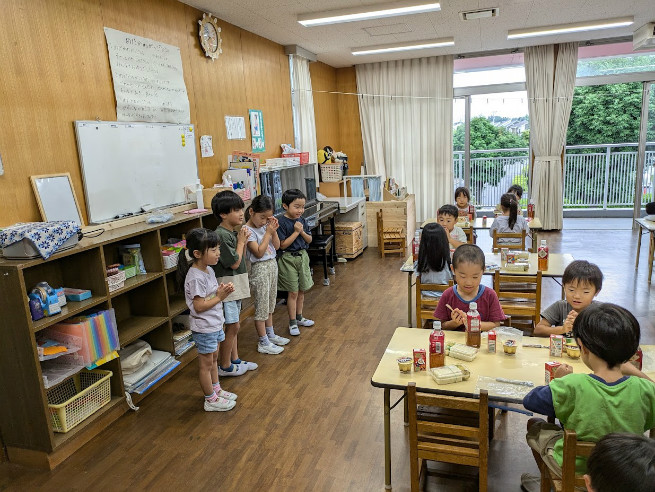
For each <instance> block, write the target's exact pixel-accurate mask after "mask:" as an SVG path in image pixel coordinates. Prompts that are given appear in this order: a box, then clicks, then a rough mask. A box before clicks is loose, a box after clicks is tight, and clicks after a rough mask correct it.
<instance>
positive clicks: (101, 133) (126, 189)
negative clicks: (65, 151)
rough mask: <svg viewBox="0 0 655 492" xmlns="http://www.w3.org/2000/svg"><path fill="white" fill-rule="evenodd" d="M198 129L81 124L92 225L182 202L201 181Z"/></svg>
mask: <svg viewBox="0 0 655 492" xmlns="http://www.w3.org/2000/svg"><path fill="white" fill-rule="evenodd" d="M194 130H195V128H194V126H193V125H180V124H169V123H132V122H116V121H76V122H75V134H76V136H77V149H78V152H79V156H80V166H81V169H82V178H83V181H84V194H85V197H86V208H87V212H88V216H89V222H90V223H99V222H106V221H108V220H113V219H116V218H120V217H124V216H126V215H132V214H138V213H140V212H141V208H142V207H143V206H144V205H149V206H150V207H154V208H161V207H166V206H170V205H175V204H179V203H183V202H184V200H185V195H184V186H187V185H193V184H195V183H196V181H197V180H198V164H197V160H196V144H195V133H194Z"/></svg>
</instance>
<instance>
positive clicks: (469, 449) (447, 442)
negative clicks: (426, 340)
mask: <svg viewBox="0 0 655 492" xmlns="http://www.w3.org/2000/svg"><path fill="white" fill-rule="evenodd" d="M407 398H408V412H409V461H410V471H411V487H412V492H417V491H418V490H419V486H420V482H421V475H422V474H423V472H425V471H426V468H427V465H426V461H427V460H432V461H441V462H445V463H455V464H460V465H468V466H473V467H477V468H479V490H480V491H481V492H485V491H486V490H487V458H488V455H489V435H488V434H489V429H488V426H489V420H488V415H487V412H488V410H487V409H488V404H489V395H488V394H487V391H486V390H480V398H479V399H474V398H464V397H454V396H439V395H430V394H425V393H417V392H416V383H414V382H410V383H409V385H408V387H407ZM419 405H421V406H423V405H428V406H431V407H439V408H445V409H452V410H455V411H462V412H467V413H468V412H475V414H476V415H477V417H478V418H477V421H476V422H475V424H474V425H470V422H467V423H466V424H461V423H459V422H458V421H456V420H455V421H453V422H452V423H440V422H435V421H433V420H431V419H424V418H423V415H422V414H421V413H419V412H418V411H417V409H418V406H419Z"/></svg>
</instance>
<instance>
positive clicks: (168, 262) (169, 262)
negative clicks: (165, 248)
mask: <svg viewBox="0 0 655 492" xmlns="http://www.w3.org/2000/svg"><path fill="white" fill-rule="evenodd" d="M179 257H180V253H173V254H172V255H167V256H162V258H163V259H164V269H166V270H168V269H169V268H173V267H176V266H177V260H178V258H179Z"/></svg>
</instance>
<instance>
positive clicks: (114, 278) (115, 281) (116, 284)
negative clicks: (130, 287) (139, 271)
mask: <svg viewBox="0 0 655 492" xmlns="http://www.w3.org/2000/svg"><path fill="white" fill-rule="evenodd" d="M107 285H108V286H109V292H114V291H115V290H118V289H120V288H121V287H123V286H124V285H125V272H124V271H123V270H121V271H119V272H118V273H117V274H116V275H111V276H109V277H107Z"/></svg>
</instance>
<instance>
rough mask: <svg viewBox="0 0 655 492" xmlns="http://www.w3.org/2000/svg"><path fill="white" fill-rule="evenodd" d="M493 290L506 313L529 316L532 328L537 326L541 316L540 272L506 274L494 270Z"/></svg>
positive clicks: (522, 316)
mask: <svg viewBox="0 0 655 492" xmlns="http://www.w3.org/2000/svg"><path fill="white" fill-rule="evenodd" d="M513 286H516V288H514V287H513ZM494 290H495V291H496V294H498V300H499V301H500V306H501V307H502V308H503V311H504V312H505V314H506V315H508V316H512V317H513V318H516V317H520V318H529V319H530V320H531V322H532V323H533V325H532V327H533V329H534V327H535V326H537V323H539V319H540V316H541V272H537V274H536V275H508V274H503V273H500V271H498V270H496V271H495V272H494Z"/></svg>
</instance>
